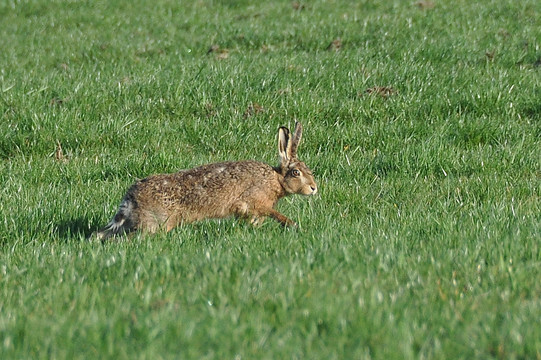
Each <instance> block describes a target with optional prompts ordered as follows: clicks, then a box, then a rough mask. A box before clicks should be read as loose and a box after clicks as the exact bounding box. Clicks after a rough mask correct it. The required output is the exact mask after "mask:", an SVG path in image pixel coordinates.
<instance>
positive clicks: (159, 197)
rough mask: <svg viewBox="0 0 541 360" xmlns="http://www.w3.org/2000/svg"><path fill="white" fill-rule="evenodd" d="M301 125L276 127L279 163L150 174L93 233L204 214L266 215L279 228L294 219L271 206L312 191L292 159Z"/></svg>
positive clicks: (167, 225) (151, 227)
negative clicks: (108, 220)
mask: <svg viewBox="0 0 541 360" xmlns="http://www.w3.org/2000/svg"><path fill="white" fill-rule="evenodd" d="M301 136H302V126H301V124H300V123H296V124H295V131H294V133H293V134H292V135H290V132H289V129H288V128H286V127H281V128H280V129H279V130H278V152H279V155H280V165H279V166H277V167H272V166H270V165H267V164H265V163H262V162H258V161H231V162H221V163H215V164H208V165H202V166H199V167H196V168H193V169H189V170H181V171H179V172H177V173H175V174H159V175H152V176H149V177H147V178H145V179H143V180H139V181H137V182H136V183H135V184H133V185H132V186H131V187H130V188H129V190H128V192H127V193H126V195H125V196H124V199H123V200H122V202H121V203H120V207H119V209H118V212H117V213H116V215H115V216H114V217H113V219H112V220H111V222H109V224H107V225H106V226H105V227H104V228H102V229H100V230H99V231H97V232H96V233H94V237H95V238H97V239H99V240H105V239H107V238H109V237H111V236H114V235H120V234H124V233H129V232H132V231H136V230H139V231H143V232H148V233H155V232H156V231H158V230H160V229H164V230H165V231H170V230H171V229H173V228H174V227H176V226H178V225H180V224H183V223H189V222H192V221H197V220H202V219H208V218H224V217H228V216H237V217H241V218H247V219H250V221H251V222H252V223H259V222H261V221H262V220H263V218H264V217H267V216H270V217H272V218H274V219H275V220H277V221H278V222H280V223H281V224H282V225H283V226H296V224H295V222H294V221H293V220H291V219H289V218H288V217H286V216H285V215H283V214H281V213H280V212H278V211H277V210H275V209H274V207H275V205H276V203H277V202H278V200H279V199H280V198H282V197H284V196H287V195H291V194H302V195H314V194H315V193H316V192H317V185H316V182H315V181H314V178H313V177H312V172H311V171H310V169H309V168H308V167H307V166H306V165H305V164H304V163H303V162H302V161H299V160H298V159H297V148H298V146H299V142H300V140H301Z"/></svg>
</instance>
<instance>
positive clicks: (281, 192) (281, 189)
mask: <svg viewBox="0 0 541 360" xmlns="http://www.w3.org/2000/svg"><path fill="white" fill-rule="evenodd" d="M273 169H274V173H275V175H276V180H277V181H278V184H279V186H277V187H276V197H277V200H278V199H281V198H283V197H284V196H286V195H289V193H288V192H287V191H286V186H285V181H284V175H283V174H282V169H281V168H280V167H279V166H277V167H275V168H273Z"/></svg>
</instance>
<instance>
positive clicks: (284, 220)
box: [269, 209, 297, 227]
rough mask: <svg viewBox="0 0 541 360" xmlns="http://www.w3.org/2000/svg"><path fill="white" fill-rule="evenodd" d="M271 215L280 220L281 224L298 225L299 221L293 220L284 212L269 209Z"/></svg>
mask: <svg viewBox="0 0 541 360" xmlns="http://www.w3.org/2000/svg"><path fill="white" fill-rule="evenodd" d="M269 216H270V217H271V218H273V219H274V220H276V221H278V222H279V223H280V224H282V226H288V227H297V223H296V222H295V221H293V220H291V219H290V218H288V217H287V216H285V215H284V214H282V213H280V212H279V211H276V210H274V209H270V210H269Z"/></svg>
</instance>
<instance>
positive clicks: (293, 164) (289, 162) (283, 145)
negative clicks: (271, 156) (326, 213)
mask: <svg viewBox="0 0 541 360" xmlns="http://www.w3.org/2000/svg"><path fill="white" fill-rule="evenodd" d="M301 136H302V125H301V124H300V123H296V124H295V131H294V132H293V135H291V134H290V132H289V129H288V128H286V127H281V128H280V129H279V130H278V152H279V154H280V173H281V175H282V176H283V181H282V186H283V187H284V189H285V191H286V193H288V194H302V195H314V194H315V193H316V192H317V184H316V182H315V180H314V177H313V176H312V171H310V169H309V168H308V166H306V164H305V163H303V162H302V161H300V160H299V159H297V148H298V146H299V142H300V141H301Z"/></svg>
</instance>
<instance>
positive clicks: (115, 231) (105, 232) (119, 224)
mask: <svg viewBox="0 0 541 360" xmlns="http://www.w3.org/2000/svg"><path fill="white" fill-rule="evenodd" d="M133 209H134V202H133V201H132V200H130V199H128V198H127V197H126V198H124V200H122V203H121V204H120V207H119V209H118V212H117V213H116V214H115V216H114V217H113V219H112V220H111V221H110V222H109V223H108V224H107V225H105V226H104V227H103V228H101V229H100V230H98V231H97V232H95V233H94V234H92V236H91V237H93V238H95V239H97V240H101V241H104V240H106V239H108V238H110V237H111V236H116V235H122V234H125V233H128V232H131V231H133V230H135V228H134V221H133Z"/></svg>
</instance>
